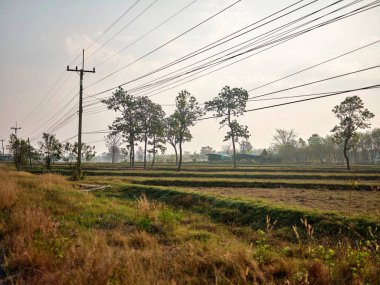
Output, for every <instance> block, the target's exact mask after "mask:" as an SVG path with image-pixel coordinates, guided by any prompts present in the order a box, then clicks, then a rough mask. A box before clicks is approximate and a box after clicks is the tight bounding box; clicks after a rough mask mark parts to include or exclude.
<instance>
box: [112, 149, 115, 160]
mask: <svg viewBox="0 0 380 285" xmlns="http://www.w3.org/2000/svg"><path fill="white" fill-rule="evenodd" d="M112 163H115V146H114V145H113V146H112Z"/></svg>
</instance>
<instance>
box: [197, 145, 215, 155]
mask: <svg viewBox="0 0 380 285" xmlns="http://www.w3.org/2000/svg"><path fill="white" fill-rule="evenodd" d="M214 152H215V150H213V149H212V147H211V146H209V145H208V146H202V147H201V151H200V154H208V153H214Z"/></svg>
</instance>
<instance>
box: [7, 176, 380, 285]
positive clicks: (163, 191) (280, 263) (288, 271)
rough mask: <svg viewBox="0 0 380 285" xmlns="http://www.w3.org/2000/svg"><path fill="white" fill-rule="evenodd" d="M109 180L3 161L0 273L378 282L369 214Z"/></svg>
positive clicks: (84, 280)
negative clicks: (96, 187) (93, 187)
mask: <svg viewBox="0 0 380 285" xmlns="http://www.w3.org/2000/svg"><path fill="white" fill-rule="evenodd" d="M91 179H95V177H91ZM97 179H98V182H99V183H107V181H105V180H102V179H104V177H99V178H97ZM112 185H113V186H112V187H111V189H109V190H102V191H95V192H85V191H83V190H81V189H80V188H79V187H78V185H77V184H71V183H69V182H67V181H65V179H64V178H63V177H62V176H58V175H51V174H49V175H39V176H37V175H31V174H28V173H23V172H18V173H16V172H12V171H9V170H4V169H0V248H1V252H2V258H1V260H0V262H1V272H0V282H4V283H5V284H7V283H9V284H72V283H75V284H171V283H173V282H177V284H214V283H215V284H216V283H217V284H284V283H285V284H286V282H287V283H290V284H305V282H306V283H309V284H376V282H377V281H378V280H379V278H380V266H379V265H380V253H379V251H378V248H376V245H378V242H379V237H378V233H377V232H375V230H374V228H373V230H372V232H373V235H370V234H369V235H368V231H367V232H366V231H365V230H366V229H365V228H366V227H368V226H373V227H375V226H376V224H374V222H373V221H371V220H370V219H352V218H347V217H343V216H339V215H334V214H328V215H322V214H321V213H318V212H310V211H301V210H299V209H292V208H284V207H279V206H276V205H272V204H269V203H264V202H254V201H248V200H239V199H226V198H225V199H223V198H218V197H215V196H211V195H201V194H199V193H189V192H184V191H180V190H175V189H170V188H167V187H152V186H144V185H124V184H120V182H115V181H114V182H113V183H112ZM142 193H145V195H142ZM267 215H268V216H269V217H270V220H268V218H267ZM301 217H302V218H307V223H306V225H307V227H305V225H304V224H302V223H301V221H300V218H301ZM275 220H277V222H276V223H275ZM304 222H306V221H305V220H304ZM310 224H311V225H312V227H313V229H314V233H311V231H310V227H309V226H308V225H310ZM293 225H295V226H296V227H297V228H295V229H294V230H293V228H292V226H293ZM347 227H350V228H347ZM308 229H309V230H308ZM340 229H341V232H339V230H340Z"/></svg>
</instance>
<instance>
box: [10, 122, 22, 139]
mask: <svg viewBox="0 0 380 285" xmlns="http://www.w3.org/2000/svg"><path fill="white" fill-rule="evenodd" d="M11 130H14V131H15V136H16V138H17V130H21V127H17V122H16V127H11Z"/></svg>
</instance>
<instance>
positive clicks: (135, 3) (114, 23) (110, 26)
mask: <svg viewBox="0 0 380 285" xmlns="http://www.w3.org/2000/svg"><path fill="white" fill-rule="evenodd" d="M139 2H140V0H137V1H135V2H134V3H133V4H132V5H131V6H130V7H129V8H128V9H127V10H126V11H125V12H124V13H123V14H121V15H120V16H119V17H118V18H117V19H116V20H115V21H114V22H113V23H112V24H111V25H109V26H108V27H107V28H106V29H105V30H104V32H103V33H101V34H100V35H99V36H98V37H97V38H96V39H95V40H93V41H92V43H91V44H90V45H89V46H88V47H86V48H85V50H88V49H89V48H90V47H92V46H93V45H94V44H95V43H96V42H98V41H99V40H100V39H101V38H102V37H103V36H104V35H105V34H106V33H107V32H108V31H109V30H111V29H112V27H113V26H115V25H116V24H117V23H118V22H119V21H120V20H121V19H122V18H123V17H124V16H125V15H127V14H128V13H129V11H131V10H132V9H133V7H135V6H136V5H137V3H139ZM114 37H115V36H114ZM70 64H71V63H70Z"/></svg>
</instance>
